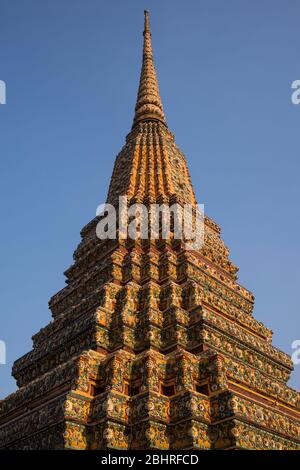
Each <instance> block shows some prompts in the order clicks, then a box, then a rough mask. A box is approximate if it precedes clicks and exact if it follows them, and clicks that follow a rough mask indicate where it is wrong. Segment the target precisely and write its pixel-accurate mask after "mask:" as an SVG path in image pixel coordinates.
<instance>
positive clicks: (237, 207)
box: [0, 0, 300, 397]
mask: <svg viewBox="0 0 300 470" xmlns="http://www.w3.org/2000/svg"><path fill="white" fill-rule="evenodd" d="M144 8H148V9H149V10H150V13H151V23H152V33H153V45H154V52H155V60H156V68H157V72H158V79H159V84H160V90H161V95H162V99H163V102H164V109H165V113H166V116H167V119H168V123H169V126H170V128H171V130H172V131H174V132H175V135H176V141H177V143H178V145H179V146H180V148H181V149H182V150H183V152H184V153H185V155H186V157H187V160H188V164H189V168H190V172H191V175H192V180H193V183H194V186H195V191H196V195H197V198H198V201H199V202H201V203H204V204H205V210H206V212H207V213H208V214H209V215H210V216H211V217H213V218H214V219H215V220H216V221H217V222H218V223H220V224H221V226H222V233H223V238H224V240H225V242H226V243H227V245H228V246H229V248H230V249H231V258H232V260H233V261H234V262H235V263H236V264H238V265H239V266H240V277H239V280H240V282H241V283H242V284H244V285H245V286H246V287H248V288H249V289H250V290H252V291H253V292H254V294H255V297H256V307H255V316H256V318H257V319H259V320H261V321H263V322H264V323H265V324H266V325H267V326H269V327H270V328H272V330H273V331H274V343H275V345H276V346H278V347H279V348H281V349H283V350H285V351H286V352H289V353H291V352H292V350H291V343H292V341H294V340H295V339H300V321H299V298H298V294H299V271H300V253H299V230H300V217H299V196H300V187H299V169H300V164H299V144H300V140H299V124H300V105H298V106H295V105H293V104H292V103H291V83H292V82H293V81H294V80H296V79H300V59H299V15H300V4H299V2H298V1H296V0H295V1H294V0H289V2H286V1H284V0H281V1H278V0H252V1H251V2H249V1H248V0H227V1H226V2H224V0H205V1H204V0H201V1H200V0H187V1H185V2H183V1H182V0H181V1H179V0H162V1H160V2H158V1H154V0H147V2H146V1H145V2H141V1H140V0H139V1H137V0H127V1H124V0H111V1H110V2H107V1H100V0H80V1H79V0H52V1H51V2H48V1H47V2H46V1H44V2H41V1H39V0H27V1H26V2H24V1H22V0H14V1H11V0H0V10H1V28H0V43H1V48H0V79H1V80H5V82H6V85H7V104H6V105H4V106H0V138H1V147H0V158H1V173H0V175H1V185H0V205H1V207H0V210H1V221H2V224H1V226H2V229H1V232H0V259H1V272H0V283H1V297H0V309H1V322H0V339H2V340H4V341H5V342H6V345H7V364H6V365H0V397H4V396H5V395H6V394H8V393H9V392H11V391H13V390H14V388H15V384H14V380H13V379H12V378H11V377H10V374H11V366H12V363H13V361H14V360H15V359H17V358H18V357H19V356H21V355H23V354H24V353H25V352H27V351H29V350H30V348H31V336H32V335H33V334H34V333H36V332H37V331H38V330H39V329H40V328H41V327H42V326H45V325H46V324H47V323H48V322H49V320H50V312H49V310H48V305H47V304H48V300H49V298H50V297H51V295H53V294H54V293H55V292H56V291H58V290H59V289H61V288H62V287H63V286H64V277H63V271H64V270H65V269H66V268H67V267H68V266H69V265H70V264H71V262H72V252H73V250H74V249H75V247H76V245H77V243H78V242H79V232H80V229H81V228H82V226H83V225H84V224H85V223H87V222H88V221H89V220H90V219H91V218H93V217H94V215H95V210H96V207H97V205H98V204H100V203H102V202H104V201H105V198H106V192H107V188H108V183H109V178H110V175H111V172H112V166H113V161H114V158H115V156H116V154H117V153H118V151H119V150H120V149H121V147H122V145H123V143H124V139H125V136H126V134H127V133H128V132H129V130H130V127H131V122H132V117H133V109H134V104H135V98H136V91H137V85H138V78H139V71H140V64H141V47H142V34H141V33H142V29H143V10H144ZM291 385H292V386H294V387H297V386H298V387H300V366H296V368H295V371H294V373H293V378H292V381H291Z"/></svg>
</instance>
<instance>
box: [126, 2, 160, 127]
mask: <svg viewBox="0 0 300 470" xmlns="http://www.w3.org/2000/svg"><path fill="white" fill-rule="evenodd" d="M144 15H145V23H144V33H143V34H144V46H143V62H142V69H141V76H140V84H139V89H138V95H137V102H136V106H135V116H134V120H133V126H134V125H135V124H136V123H137V122H140V121H148V120H158V121H161V122H163V123H164V124H166V119H165V116H164V112H163V106H162V101H161V97H160V94H159V88H158V82H157V77H156V71H155V67H154V60H153V51H152V42H151V31H150V22H149V12H148V11H147V10H145V11H144Z"/></svg>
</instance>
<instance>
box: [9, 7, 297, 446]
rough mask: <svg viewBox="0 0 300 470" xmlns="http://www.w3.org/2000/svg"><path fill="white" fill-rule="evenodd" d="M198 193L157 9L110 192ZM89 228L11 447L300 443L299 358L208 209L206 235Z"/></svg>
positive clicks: (36, 342)
mask: <svg viewBox="0 0 300 470" xmlns="http://www.w3.org/2000/svg"><path fill="white" fill-rule="evenodd" d="M119 195H126V196H127V198H128V201H129V204H132V203H134V202H144V203H146V204H149V203H151V202H157V203H166V204H171V203H173V202H177V203H179V204H186V203H188V204H192V205H196V200H195V195H194V191H193V187H192V183H191V180H190V176H189V172H188V168H187V164H186V160H185V157H184V155H183V154H182V152H181V151H180V149H179V148H178V147H177V145H176V144H175V142H174V136H173V134H172V133H171V132H170V130H169V129H168V126H167V122H166V118H165V116H164V112H163V107H162V102H161V98H160V94H159V89H158V84H157V78H156V73H155V68H154V62H153V54H152V46H151V33H150V27H149V16H148V13H147V12H145V28H144V47H143V62H142V70H141V78H140V85H139V90H138V97H137V104H136V108H135V116H134V121H133V126H132V129H131V132H130V133H129V134H128V136H127V138H126V143H125V145H124V147H123V149H122V150H121V152H120V153H119V155H118V156H117V158H116V163H115V166H114V170H113V175H112V179H111V183H110V187H109V192H108V202H109V203H111V204H114V205H117V203H118V196H119ZM98 221H99V218H95V219H94V220H92V221H91V222H90V223H89V224H88V225H86V226H85V227H84V228H83V230H82V231H81V236H82V241H81V243H80V244H79V246H78V247H77V249H76V250H75V253H74V264H73V265H72V266H71V267H70V268H69V269H68V270H67V271H66V272H65V275H66V279H67V280H66V286H65V287H64V288H63V289H62V290H61V291H60V292H58V293H57V294H56V295H54V297H52V299H51V300H50V309H51V312H52V316H53V319H52V321H51V322H50V323H49V324H48V326H46V327H45V328H43V329H41V330H40V331H39V332H38V333H37V334H36V335H34V336H33V349H32V351H30V352H29V353H27V354H25V355H24V356H23V357H21V358H20V359H19V360H17V361H16V362H15V364H14V367H13V375H14V377H15V378H16V381H17V385H18V387H19V389H18V390H17V391H16V392H15V393H13V394H12V395H10V396H8V397H7V398H6V399H5V400H3V401H2V402H1V404H0V447H1V448H8V449H105V448H111V449H300V427H299V424H300V395H299V393H298V392H296V391H295V390H293V389H291V388H289V387H288V386H287V385H286V383H287V380H288V378H289V376H290V373H291V371H292V363H291V359H290V357H289V356H288V355H287V354H285V353H283V352H281V351H279V350H278V349H277V348H275V347H274V346H273V345H272V332H271V331H270V330H269V329H268V328H267V327H266V326H264V325H263V324H262V323H261V322H259V321H257V320H256V319H255V318H254V317H253V314H252V312H253V303H254V298H253V295H252V293H251V292H249V291H248V290H247V289H245V288H244V287H242V286H240V285H239V284H238V283H237V275H236V273H237V267H236V266H235V265H234V264H233V263H232V262H231V261H230V259H229V253H228V249H227V248H226V246H225V244H224V242H223V241H222V239H221V237H220V227H219V226H218V225H217V224H216V223H215V222H214V221H213V220H211V219H210V218H208V217H205V234H204V235H205V243H204V246H203V247H202V248H201V249H198V250H187V249H186V246H185V244H184V242H183V241H180V240H174V239H172V237H170V239H167V240H161V239H159V240H141V239H138V240H135V241H134V240H129V239H128V240H119V239H116V240H109V239H108V240H100V239H99V238H98V237H97V235H96V226H97V223H98Z"/></svg>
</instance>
